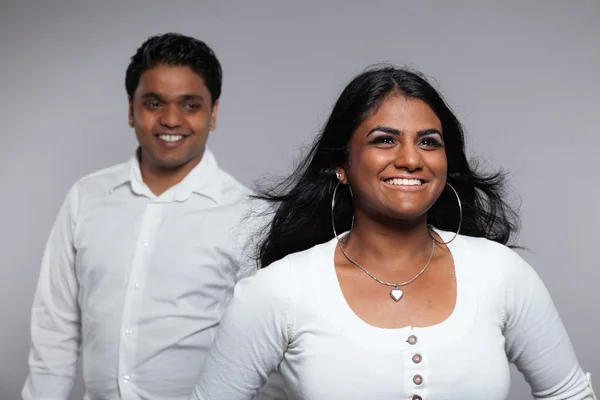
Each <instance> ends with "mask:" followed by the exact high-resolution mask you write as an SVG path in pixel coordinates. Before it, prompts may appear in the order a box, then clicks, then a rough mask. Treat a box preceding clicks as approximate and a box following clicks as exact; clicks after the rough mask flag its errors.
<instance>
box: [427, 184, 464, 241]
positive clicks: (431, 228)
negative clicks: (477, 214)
mask: <svg viewBox="0 0 600 400" xmlns="http://www.w3.org/2000/svg"><path fill="white" fill-rule="evenodd" d="M446 186H448V187H449V188H450V189H452V191H453V192H454V195H455V196H456V200H457V202H458V212H459V215H460V217H459V219H458V229H457V230H456V233H455V234H454V236H452V239H450V240H448V241H447V242H438V241H437V240H436V239H435V237H434V236H433V235H432V234H431V231H432V230H433V227H432V226H431V225H429V235H430V236H431V238H432V239H433V240H435V242H436V243H437V244H442V245H447V244H448V243H450V242H452V241H453V240H454V239H456V237H457V236H458V234H459V233H460V228H461V227H462V222H463V209H462V203H461V201H460V196H459V195H458V192H457V191H456V189H454V186H452V185H451V184H449V183H448V182H446Z"/></svg>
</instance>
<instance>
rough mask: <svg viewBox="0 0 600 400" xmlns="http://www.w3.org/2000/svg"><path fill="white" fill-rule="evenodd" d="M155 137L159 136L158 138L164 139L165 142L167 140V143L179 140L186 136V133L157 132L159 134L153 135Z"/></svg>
mask: <svg viewBox="0 0 600 400" xmlns="http://www.w3.org/2000/svg"><path fill="white" fill-rule="evenodd" d="M155 136H156V137H157V138H159V139H160V140H164V141H165V142H169V143H175V142H179V141H180V140H182V139H184V138H186V137H187V136H186V135H178V134H175V135H167V134H159V135H155Z"/></svg>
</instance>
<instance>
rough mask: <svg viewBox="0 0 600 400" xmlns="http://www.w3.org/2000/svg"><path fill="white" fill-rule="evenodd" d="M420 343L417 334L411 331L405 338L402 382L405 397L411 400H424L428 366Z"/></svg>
mask: <svg viewBox="0 0 600 400" xmlns="http://www.w3.org/2000/svg"><path fill="white" fill-rule="evenodd" d="M421 342H422V340H421V338H420V337H419V334H418V332H414V331H412V330H411V332H410V334H409V335H408V336H407V337H406V353H405V358H404V366H405V374H404V382H405V387H406V390H407V391H406V395H407V396H409V398H410V399H413V400H424V399H426V391H427V389H426V383H427V376H428V375H429V374H428V371H429V365H428V362H427V357H426V355H425V354H423V348H422V346H421Z"/></svg>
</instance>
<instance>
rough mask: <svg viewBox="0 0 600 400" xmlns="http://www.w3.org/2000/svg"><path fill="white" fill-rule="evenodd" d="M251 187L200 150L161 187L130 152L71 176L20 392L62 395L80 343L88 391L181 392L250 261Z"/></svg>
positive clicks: (54, 398)
mask: <svg viewBox="0 0 600 400" xmlns="http://www.w3.org/2000/svg"><path fill="white" fill-rule="evenodd" d="M249 193H250V192H249V190H248V189H246V188H245V187H244V186H242V185H241V184H240V183H239V182H237V181H236V180H235V179H234V178H232V177H231V176H230V175H228V174H227V173H225V172H223V171H222V170H220V169H219V167H218V166H217V163H216V161H215V159H214V157H213V155H212V154H211V152H210V151H209V150H208V149H207V150H206V152H205V153H204V156H203V157H202V160H201V162H200V163H199V164H198V165H197V166H196V167H195V168H194V169H193V170H192V171H191V172H190V173H189V174H188V175H187V176H186V177H185V178H184V179H183V180H182V181H181V182H180V183H179V184H177V185H175V186H173V187H171V188H170V189H169V190H167V191H166V192H164V193H163V194H161V195H160V196H155V195H154V194H153V193H152V192H151V191H150V190H149V189H148V187H147V186H146V185H145V184H144V182H143V180H142V176H141V172H140V166H139V163H138V160H137V157H136V156H134V157H132V158H131V160H130V161H129V162H128V163H125V164H121V165H117V166H114V167H111V168H108V169H105V170H102V171H99V172H96V173H93V174H91V175H89V176H86V177H84V178H83V179H81V180H79V181H78V182H77V183H75V184H74V185H73V187H72V188H71V190H70V191H69V193H68V195H67V197H66V200H65V202H64V204H63V206H62V208H61V210H60V212H59V214H58V217H57V220H56V222H55V225H54V227H53V228H52V231H51V234H50V238H49V240H48V243H47V245H46V249H45V253H44V256H43V261H42V267H41V272H40V277H39V283H38V286H37V291H36V294H35V299H34V304H33V312H32V319H31V335H32V345H31V351H30V355H29V366H30V373H29V376H28V378H27V382H26V383H25V386H24V388H23V397H24V399H26V400H30V399H37V400H41V399H44V400H50V399H51V400H66V399H67V398H68V394H69V392H70V390H71V387H72V383H73V378H74V375H75V361H76V359H77V358H78V355H79V348H81V354H82V358H83V359H82V361H83V378H84V381H85V387H86V395H85V396H86V397H85V399H128V400H129V399H132V400H137V399H145V400H154V399H156V400H175V399H177V400H182V399H187V398H188V397H189V395H190V393H191V392H192V390H193V387H194V383H195V381H196V378H197V376H198V372H199V369H200V366H201V365H202V362H203V361H204V358H205V356H206V353H207V351H208V348H209V347H210V345H211V343H212V341H213V337H214V330H215V328H216V326H217V324H218V323H219V321H220V319H221V317H222V313H223V311H224V309H225V307H226V305H227V303H228V302H229V300H230V298H231V295H232V292H233V286H234V285H235V283H236V281H237V280H238V279H240V278H241V277H243V276H245V275H251V274H253V273H254V272H255V271H256V267H255V266H256V263H255V262H254V261H251V260H250V259H249V258H248V257H246V255H247V253H246V252H245V251H244V248H245V246H244V245H243V244H244V243H245V242H246V240H247V239H248V235H249V233H248V232H250V230H251V229H250V227H251V224H250V223H249V222H248V221H244V220H243V218H244V216H245V215H246V214H247V213H248V212H249V211H250V202H248V201H246V199H248V197H247V195H248V194H249ZM80 344H81V346H80Z"/></svg>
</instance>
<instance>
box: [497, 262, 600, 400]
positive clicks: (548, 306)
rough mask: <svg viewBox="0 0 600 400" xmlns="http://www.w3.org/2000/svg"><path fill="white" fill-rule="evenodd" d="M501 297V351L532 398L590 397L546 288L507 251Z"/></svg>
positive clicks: (587, 382) (587, 381) (577, 399)
mask: <svg viewBox="0 0 600 400" xmlns="http://www.w3.org/2000/svg"><path fill="white" fill-rule="evenodd" d="M504 268H505V269H506V270H507V271H508V275H507V279H506V282H505V283H504V286H505V290H506V297H505V301H506V303H505V312H506V315H505V321H506V322H505V327H504V336H505V338H506V353H507V356H508V358H509V361H510V362H511V363H514V364H515V365H516V367H517V369H518V370H519V371H520V372H521V373H522V374H523V375H524V377H525V380H526V381H527V382H528V383H529V385H530V386H531V389H532V394H533V396H534V398H535V399H546V400H563V399H564V400H567V399H569V400H583V399H586V400H591V399H596V397H595V395H594V393H593V390H592V386H591V380H590V377H589V375H586V374H584V373H583V371H582V369H581V367H580V366H579V362H578V360H577V357H576V355H575V352H574V350H573V346H572V344H571V341H570V339H569V337H568V334H567V332H566V329H565V327H564V325H563V323H562V321H561V319H560V316H559V315H558V312H557V310H556V307H555V305H554V303H553V301H552V299H551V297H550V294H549V292H548V290H547V289H546V287H545V285H544V284H543V282H542V281H541V279H540V278H539V276H538V275H537V273H536V272H535V271H534V270H533V269H532V268H531V266H530V265H529V264H528V263H527V262H525V261H524V260H523V259H522V258H521V257H520V256H519V255H517V253H515V252H513V251H511V252H510V256H509V260H508V262H507V263H506V265H505V266H504Z"/></svg>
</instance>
